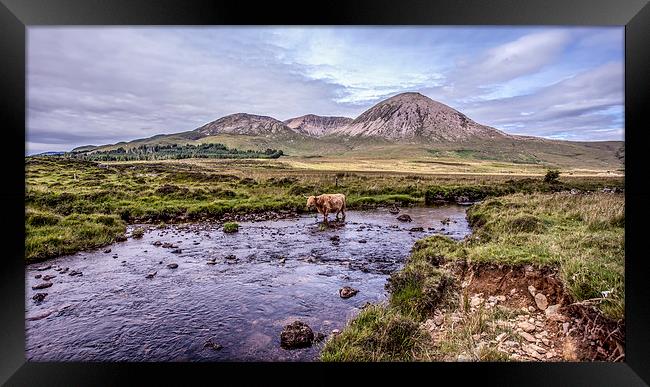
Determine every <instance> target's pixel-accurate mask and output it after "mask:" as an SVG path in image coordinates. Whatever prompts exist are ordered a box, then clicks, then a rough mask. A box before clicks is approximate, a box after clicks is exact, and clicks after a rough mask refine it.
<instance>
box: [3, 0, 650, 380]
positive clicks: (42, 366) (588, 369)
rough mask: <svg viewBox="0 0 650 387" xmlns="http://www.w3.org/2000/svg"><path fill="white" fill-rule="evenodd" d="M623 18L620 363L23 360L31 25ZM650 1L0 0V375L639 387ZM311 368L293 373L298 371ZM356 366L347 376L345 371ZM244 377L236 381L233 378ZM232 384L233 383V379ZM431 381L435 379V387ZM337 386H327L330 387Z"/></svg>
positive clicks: (644, 350) (644, 330)
mask: <svg viewBox="0 0 650 387" xmlns="http://www.w3.org/2000/svg"><path fill="white" fill-rule="evenodd" d="M207 24H232V25H240V24H247V25H249V24H250V25H252V24H261V25H309V24H318V25H343V24H352V25H585V26H586V25H600V26H605V25H610V26H611V25H619V26H623V25H624V26H625V146H626V153H627V157H626V165H625V170H626V179H625V180H626V181H625V195H626V198H625V200H626V209H625V211H626V224H625V227H626V233H625V234H626V235H625V238H626V240H625V244H626V298H627V299H626V311H625V312H626V359H625V361H624V362H622V363H590V362H587V363H422V364H410V363H409V364H393V363H390V364H321V363H309V364H286V363H273V364H267V363H247V364H239V363H210V364H205V363H165V364H162V363H36V362H26V360H25V350H24V347H25V327H24V324H25V321H24V318H25V315H24V313H25V310H24V300H25V297H24V294H25V293H24V292H25V278H24V275H25V266H24V242H23V241H24V224H25V222H24V210H23V209H22V204H24V194H25V187H24V182H25V180H24V178H25V176H24V156H25V152H24V150H25V148H24V146H25V130H26V129H25V104H26V100H25V95H26V94H25V63H26V57H25V54H26V49H25V37H26V29H27V28H29V27H30V26H37V25H207ZM649 32H650V5H648V1H647V0H627V1H620V0H619V1H616V0H611V1H610V0H597V1H594V0H574V1H571V2H568V1H566V0H535V1H532V0H528V1H516V0H493V1H489V2H488V1H481V0H463V1H458V0H457V1H453V0H448V1H430V2H425V1H417V0H400V1H388V0H374V1H370V0H364V1H354V2H351V1H350V2H343V1H339V2H331V1H330V2H316V3H307V2H304V3H301V4H285V5H283V4H280V3H278V2H266V3H260V4H254V3H252V2H228V3H225V2H223V3H214V2H211V1H198V0H195V1H153V0H139V1H128V2H127V1H101V0H85V1H84V0H40V1H36V0H0V58H1V59H0V101H1V102H0V119H1V120H0V122H2V129H3V134H4V138H5V139H6V142H5V144H3V145H4V146H2V152H0V157H2V161H3V163H2V164H1V165H2V166H6V167H5V168H3V183H4V184H3V189H2V190H1V191H0V196H1V197H2V203H3V204H4V206H3V209H4V212H5V214H4V216H3V218H4V219H3V222H2V224H3V228H4V232H3V233H2V237H3V242H2V245H1V246H3V247H4V248H3V253H4V254H3V260H2V261H1V262H2V266H1V268H0V276H1V278H0V292H1V293H0V295H1V297H2V309H1V312H0V323H1V325H2V330H0V332H1V333H0V337H2V340H1V341H0V343H1V344H0V359H1V360H0V381H2V382H5V383H6V384H7V385H29V386H42V385H66V386H74V385H93V386H97V385H111V386H115V385H121V384H136V379H135V378H136V377H137V378H139V382H137V384H157V385H168V384H169V385H177V384H180V383H187V381H188V378H189V377H192V378H194V377H197V376H198V377H207V378H208V379H206V380H207V381H210V382H214V383H226V384H231V383H233V384H237V385H239V384H250V383H251V382H252V381H254V380H257V383H255V384H256V385H257V384H265V385H266V384H270V383H272V382H281V383H283V384H292V383H297V384H323V383H325V382H326V381H327V380H328V379H331V378H336V377H340V376H341V373H342V372H345V373H346V375H345V378H346V379H345V381H346V383H353V379H358V380H361V381H364V382H365V383H366V384H369V383H370V382H371V381H372V379H376V380H378V381H383V382H386V381H388V380H389V378H394V379H395V380H396V381H398V382H402V383H422V381H421V380H422V379H416V378H415V376H414V375H413V372H415V371H419V372H421V373H422V374H421V375H418V376H419V377H420V378H421V377H424V378H425V379H424V380H425V381H427V380H428V383H441V382H442V381H443V380H444V379H446V378H448V377H450V378H451V380H454V383H457V382H458V381H461V382H462V381H466V380H467V378H471V379H474V380H475V381H476V382H479V383H481V384H482V385H484V384H488V385H490V384H494V385H540V386H542V385H571V386H581V385H584V386H642V385H648V384H649V383H650V361H649V354H650V329H649V328H650V312H649V311H650V302H649V300H650V287H648V286H647V277H648V275H649V274H650V270H648V267H649V265H648V262H647V257H646V256H647V254H645V251H647V250H646V249H645V248H644V247H645V246H644V244H643V239H644V231H645V224H646V219H648V215H650V213H649V211H648V209H649V205H648V203H649V200H648V199H650V190H649V189H648V188H646V187H644V180H646V178H647V176H648V173H647V172H646V169H645V166H646V163H645V161H646V160H645V159H646V155H645V152H644V151H645V149H644V148H645V147H647V146H648V144H650V142H649V141H647V140H648V137H649V136H648V131H649V130H650V123H649V119H648V116H649V115H648V114H647V113H646V111H645V108H647V107H648V96H649V95H648V94H649V93H650V87H649V86H650V83H649V82H648V80H649V78H650V76H649V75H648V74H649V73H650V71H649V70H650V39H648V37H649ZM299 371H300V372H301V373H302V374H303V375H300V376H296V373H297V372H299ZM346 371H347V372H346ZM229 377H235V379H229ZM228 380H233V382H228ZM428 383H427V384H428ZM327 384H330V383H327Z"/></svg>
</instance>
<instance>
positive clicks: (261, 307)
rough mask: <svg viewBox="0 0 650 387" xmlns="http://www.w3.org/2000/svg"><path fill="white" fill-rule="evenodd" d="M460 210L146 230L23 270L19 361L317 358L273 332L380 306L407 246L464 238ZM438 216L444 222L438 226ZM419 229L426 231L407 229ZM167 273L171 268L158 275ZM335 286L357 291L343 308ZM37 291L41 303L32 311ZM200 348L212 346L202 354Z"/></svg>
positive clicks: (318, 328) (334, 324)
mask: <svg viewBox="0 0 650 387" xmlns="http://www.w3.org/2000/svg"><path fill="white" fill-rule="evenodd" d="M465 210H466V207H462V206H458V205H444V206H439V207H409V208H403V209H401V211H400V213H399V215H401V214H408V215H410V216H411V218H412V222H400V221H398V220H397V219H396V218H397V216H398V215H394V214H391V213H389V211H388V209H386V208H381V209H375V210H367V211H348V213H347V219H346V221H345V222H341V223H338V226H336V227H332V228H329V229H327V230H321V229H320V227H319V225H320V221H321V220H322V216H319V217H318V219H317V218H316V216H315V214H312V215H303V216H297V217H294V218H290V219H279V220H271V221H251V222H240V223H239V224H240V228H239V231H238V232H236V233H232V234H226V233H224V232H223V230H222V228H221V227H219V226H218V225H217V224H214V223H207V222H205V223H193V224H184V225H170V226H165V227H164V228H158V227H157V226H151V225H149V226H144V227H145V228H146V229H147V231H146V232H145V234H144V236H143V237H142V238H140V239H134V238H129V239H128V240H127V241H125V242H119V243H114V244H112V245H110V246H106V247H103V248H100V249H96V250H92V251H85V252H80V253H76V254H72V255H68V256H61V257H58V258H56V259H52V260H49V261H46V262H41V263H36V264H30V265H27V266H26V281H25V283H26V299H25V302H26V303H25V313H26V321H25V327H26V358H27V360H29V361H313V360H316V359H317V357H318V354H319V352H320V349H321V348H322V345H323V343H324V341H323V342H321V343H315V344H314V345H313V346H312V347H310V348H304V349H294V350H285V349H282V348H281V347H280V332H281V331H282V328H283V327H284V326H285V325H286V324H289V323H291V322H293V321H294V320H301V321H303V322H305V323H307V324H308V325H309V326H310V327H311V328H312V330H313V331H314V333H316V332H322V333H324V334H325V335H327V336H329V335H331V332H332V330H333V329H342V328H343V327H344V326H345V324H346V322H347V321H348V320H349V319H350V318H352V317H354V316H355V315H356V314H357V313H358V312H359V310H360V309H361V308H362V307H363V306H364V305H365V304H366V303H367V302H370V303H376V302H381V301H384V300H387V292H386V290H385V284H386V280H387V278H388V277H389V275H390V273H392V272H393V271H395V270H398V269H400V268H401V267H402V266H403V263H404V260H405V259H406V258H407V257H408V256H409V254H410V250H411V248H412V247H413V244H414V242H415V241H416V240H418V239H421V238H424V237H425V236H428V235H433V234H440V235H447V236H449V237H451V238H454V239H462V238H464V237H465V236H466V235H468V234H469V233H470V231H471V230H470V228H469V226H468V224H467V221H466V219H465ZM331 218H332V217H331V216H330V219H331ZM445 218H449V219H450V222H449V224H444V225H443V224H442V223H441V220H443V219H445ZM133 227H134V226H130V227H129V230H132V229H133ZM416 227H422V228H423V229H424V231H411V228H416ZM336 237H338V238H336ZM336 239H338V240H336ZM157 241H160V242H161V243H165V242H166V243H169V244H173V246H172V247H169V245H167V246H168V247H163V246H156V245H154V243H155V242H157ZM107 249H110V250H111V251H110V252H105V251H106V250H107ZM172 263H175V264H177V265H178V267H177V268H169V267H168V266H167V265H168V264H172ZM48 266H51V267H50V268H47V267H48ZM172 266H173V265H172ZM66 268H67V270H66ZM39 269H43V270H39ZM75 271H76V272H81V274H80V275H79V274H77V275H74V274H75ZM154 272H155V275H153V277H152V278H146V276H147V274H153V273H154ZM70 274H73V275H70ZM37 275H41V276H47V275H49V276H55V277H53V278H52V279H50V280H49V281H48V282H51V283H52V284H53V285H52V286H50V287H48V288H45V289H41V290H32V286H34V285H38V284H41V283H43V282H44V281H43V278H39V279H36V278H35V276H37ZM343 286H351V287H353V288H355V289H358V290H359V293H358V294H357V295H355V296H354V297H351V298H349V299H343V298H341V297H340V296H339V289H340V288H342V287H343ZM36 293H48V295H47V296H46V297H45V298H44V299H43V300H42V301H40V302H39V301H35V300H33V299H32V296H34V295H35V294H36ZM208 340H211V341H212V342H213V343H217V344H219V345H220V346H221V348H220V349H217V348H214V347H211V346H206V345H205V344H206V342H208Z"/></svg>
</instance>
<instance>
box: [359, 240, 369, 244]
mask: <svg viewBox="0 0 650 387" xmlns="http://www.w3.org/2000/svg"><path fill="white" fill-rule="evenodd" d="M366 242H368V241H367V240H365V239H359V243H366Z"/></svg>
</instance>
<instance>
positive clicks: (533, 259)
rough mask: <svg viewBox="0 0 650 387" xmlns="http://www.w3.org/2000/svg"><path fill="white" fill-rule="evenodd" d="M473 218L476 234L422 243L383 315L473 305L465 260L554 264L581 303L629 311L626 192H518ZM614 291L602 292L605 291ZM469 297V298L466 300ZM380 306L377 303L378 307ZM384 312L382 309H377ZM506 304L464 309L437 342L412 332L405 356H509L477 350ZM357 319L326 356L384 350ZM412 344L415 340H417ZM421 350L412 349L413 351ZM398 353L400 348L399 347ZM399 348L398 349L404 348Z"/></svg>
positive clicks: (619, 313)
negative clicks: (461, 273) (457, 272)
mask: <svg viewBox="0 0 650 387" xmlns="http://www.w3.org/2000/svg"><path fill="white" fill-rule="evenodd" d="M468 220H469V222H470V224H472V225H473V228H474V233H473V235H472V236H471V237H469V238H467V239H465V240H464V241H461V242H456V241H454V240H452V239H449V238H447V237H443V236H431V237H427V238H424V239H421V240H419V241H417V242H416V243H415V245H414V247H413V251H412V253H411V256H410V257H409V258H408V260H407V262H406V264H405V266H404V268H403V269H402V270H400V271H398V272H396V273H394V274H393V275H391V278H390V280H389V286H388V288H389V290H390V292H391V294H390V301H389V303H388V305H385V306H382V308H383V310H382V312H381V313H382V316H384V315H385V316H391V318H398V317H396V316H399V317H401V318H404V319H407V320H409V321H414V322H422V321H424V320H425V319H426V318H428V317H431V316H432V315H433V312H434V310H436V309H439V308H441V307H442V308H445V309H447V310H454V308H456V310H467V307H466V305H463V303H461V305H454V302H453V300H454V299H456V300H457V299H458V298H457V297H456V298H454V297H453V295H454V294H456V295H457V294H458V288H457V284H456V282H454V278H453V277H451V275H450V273H449V272H448V271H447V270H448V269H446V267H447V266H445V265H446V264H450V263H453V262H454V261H457V260H462V261H466V262H471V263H475V264H476V263H478V264H480V263H489V264H500V265H506V266H519V265H533V266H537V267H539V268H541V267H553V268H556V269H557V271H558V273H559V276H560V280H561V281H562V283H563V285H564V287H565V289H566V291H567V292H568V293H569V295H570V296H571V297H572V299H573V300H574V301H575V302H585V301H587V302H594V304H595V306H596V307H597V308H598V309H599V310H600V312H601V313H602V315H603V316H604V317H606V318H609V319H613V320H618V319H623V318H624V311H625V286H624V285H625V265H624V264H625V244H624V241H625V238H624V234H625V230H624V223H625V198H624V196H623V195H622V194H602V193H593V194H589V195H571V194H568V193H532V194H524V193H518V194H512V195H507V196H502V197H493V198H490V199H487V200H485V201H484V202H482V203H480V204H477V205H475V206H472V207H471V208H470V209H469V210H468ZM603 291H611V293H610V294H609V296H607V297H605V298H603V295H602V293H601V292H603ZM467 302H468V299H467V297H466V295H465V296H464V303H467ZM378 308H379V307H378ZM377 313H379V312H377ZM500 313H504V312H503V311H502V310H499V309H498V308H497V309H494V310H491V311H483V310H481V311H479V313H472V314H469V313H468V314H465V315H464V317H463V320H462V321H461V323H459V324H457V326H458V327H459V328H458V329H451V330H449V331H447V332H446V333H445V335H444V336H443V337H442V338H441V339H440V340H439V341H438V342H437V343H435V346H433V347H432V344H433V343H431V340H430V339H426V338H424V339H423V338H422V336H421V335H419V334H417V335H416V334H414V336H413V337H412V338H411V339H412V340H411V341H406V340H404V339H402V340H401V341H403V342H408V343H409V347H408V348H405V349H404V350H403V351H402V352H401V353H402V354H404V353H408V357H406V356H405V355H404V356H403V357H401V358H400V359H406V358H408V359H409V360H441V359H445V360H455V356H457V355H460V354H463V355H465V356H470V358H472V359H474V360H481V361H505V360H508V357H507V355H506V354H504V353H501V352H499V351H498V350H497V349H496V348H495V347H490V346H487V347H481V348H479V349H477V346H476V342H475V340H474V339H473V337H474V336H475V335H476V334H482V333H485V334H487V335H488V337H487V339H483V341H485V342H487V341H489V340H490V339H492V338H494V336H496V335H497V334H499V333H501V332H502V331H500V330H498V329H496V328H494V327H490V325H489V324H488V322H490V321H495V320H498V319H499V318H501V317H503V316H500V315H499V314H500ZM363 321H364V323H359V322H357V319H353V320H352V321H351V322H350V323H349V325H348V327H347V328H346V329H345V330H344V331H343V332H342V334H341V336H339V337H338V338H337V340H336V341H334V342H328V343H327V344H326V346H325V348H324V350H323V356H321V359H322V360H332V359H334V360H341V359H346V360H362V361H366V360H371V359H376V358H382V356H383V355H382V354H381V353H377V352H376V351H367V350H366V349H365V347H364V345H365V342H364V341H363V340H360V339H359V337H358V335H367V334H369V333H368V332H367V331H366V330H364V329H368V330H370V329H372V327H373V326H367V325H366V323H365V322H367V321H366V319H365V318H364V320H363ZM411 342H414V343H415V344H411ZM414 348H415V349H416V351H415V352H413V349H414ZM393 351H394V350H393ZM398 352H399V351H398Z"/></svg>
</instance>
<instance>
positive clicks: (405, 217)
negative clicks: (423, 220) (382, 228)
mask: <svg viewBox="0 0 650 387" xmlns="http://www.w3.org/2000/svg"><path fill="white" fill-rule="evenodd" d="M397 220H399V221H400V222H412V221H413V219H411V217H410V216H409V215H407V214H402V215H400V216H398V217H397Z"/></svg>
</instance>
